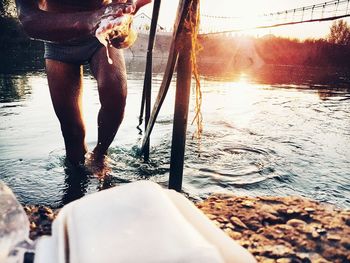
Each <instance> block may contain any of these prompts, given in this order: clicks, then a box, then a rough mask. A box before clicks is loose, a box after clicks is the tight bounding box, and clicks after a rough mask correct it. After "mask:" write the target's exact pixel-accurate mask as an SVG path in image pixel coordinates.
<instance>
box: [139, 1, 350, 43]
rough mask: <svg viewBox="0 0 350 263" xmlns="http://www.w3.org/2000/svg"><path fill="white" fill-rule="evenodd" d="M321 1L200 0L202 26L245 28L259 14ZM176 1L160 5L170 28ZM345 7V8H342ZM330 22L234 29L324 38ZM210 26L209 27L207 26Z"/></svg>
mask: <svg viewBox="0 0 350 263" xmlns="http://www.w3.org/2000/svg"><path fill="white" fill-rule="evenodd" d="M324 2H325V1H321V0H281V1H273V0H264V1H252V0H246V1H232V0H220V1H218V2H214V1H212V0H205V1H201V3H200V4H201V15H202V16H201V23H202V25H201V27H202V28H205V29H206V30H209V31H210V30H212V31H215V30H216V29H217V28H220V29H221V30H225V29H227V30H229V29H232V28H242V29H248V28H251V27H255V26H259V25H262V15H264V14H269V13H273V12H279V11H284V10H289V9H294V8H298V7H304V6H310V5H315V4H319V3H324ZM177 5H178V1H164V2H162V5H161V11H160V15H159V24H160V25H162V26H164V27H166V28H167V29H169V30H170V29H171V28H172V25H173V21H174V18H175V15H176V10H177ZM343 9H344V8H343ZM143 11H144V12H145V13H147V14H149V15H151V14H152V6H151V5H150V6H147V7H145V8H144V9H143ZM205 16H214V17H215V16H218V17H220V16H221V17H231V18H234V17H236V18H237V19H215V18H212V19H208V18H206V17H205ZM345 20H347V21H348V22H350V19H349V18H346V19H345ZM331 24H332V21H328V22H313V23H306V24H297V25H292V26H283V27H276V28H269V29H259V30H244V31H241V32H236V33H234V34H238V35H252V36H255V37H261V36H264V35H268V34H273V35H276V36H283V37H290V38H300V39H305V38H323V37H325V36H326V35H327V34H328V32H329V27H330V25H331ZM210 28H212V29H210Z"/></svg>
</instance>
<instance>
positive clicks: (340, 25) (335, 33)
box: [327, 19, 350, 45]
mask: <svg viewBox="0 0 350 263" xmlns="http://www.w3.org/2000/svg"><path fill="white" fill-rule="evenodd" d="M327 40H328V42H330V43H332V44H338V45H350V26H349V25H348V23H347V22H346V21H344V20H342V19H341V20H339V21H338V22H337V21H335V22H334V23H333V24H332V26H331V28H330V33H329V35H328V37H327Z"/></svg>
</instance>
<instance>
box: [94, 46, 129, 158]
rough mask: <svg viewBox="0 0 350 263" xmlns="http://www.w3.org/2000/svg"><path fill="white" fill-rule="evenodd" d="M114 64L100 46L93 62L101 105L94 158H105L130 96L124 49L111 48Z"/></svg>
mask: <svg viewBox="0 0 350 263" xmlns="http://www.w3.org/2000/svg"><path fill="white" fill-rule="evenodd" d="M109 53H110V57H111V58H112V60H113V64H109V63H108V61H107V56H106V49H105V48H100V49H99V50H98V51H97V52H96V54H95V55H94V56H93V58H92V60H91V62H90V68H91V71H92V74H93V76H94V77H95V78H96V80H97V85H98V92H99V97H100V103H101V108H100V111H99V114H98V140H97V145H96V147H95V149H94V150H93V151H92V152H93V157H94V159H95V160H96V161H97V162H99V161H103V160H104V157H105V155H106V154H107V150H108V147H109V146H110V144H111V143H112V141H113V139H114V137H115V135H116V133H117V131H118V128H119V126H120V124H121V122H122V120H123V117H124V108H125V103H126V96H127V81H126V69H125V62H124V57H123V52H122V51H121V50H118V49H115V48H111V47H109Z"/></svg>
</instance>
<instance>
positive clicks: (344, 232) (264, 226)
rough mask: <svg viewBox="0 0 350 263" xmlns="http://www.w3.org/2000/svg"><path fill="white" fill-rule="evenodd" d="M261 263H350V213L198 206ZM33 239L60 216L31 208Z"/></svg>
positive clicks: (216, 199)
mask: <svg viewBox="0 0 350 263" xmlns="http://www.w3.org/2000/svg"><path fill="white" fill-rule="evenodd" d="M196 206H197V207H198V208H199V209H201V210H202V211H203V212H204V213H205V214H206V215H207V216H208V217H209V219H211V220H212V221H213V222H214V223H215V224H216V225H217V226H218V227H220V228H221V229H222V230H223V231H224V232H226V233H227V235H229V236H230V237H231V238H233V239H234V240H236V241H237V242H238V243H239V244H241V245H242V246H243V247H245V248H247V249H248V250H249V251H250V252H251V253H252V254H253V255H254V256H255V258H256V259H257V261H258V262H266V263H270V262H271V263H273V262H276V263H289V262H291V263H298V262H301V263H307V262H315V263H327V262H332V263H333V262H334V263H338V262H339V263H340V262H350V210H342V209H338V208H336V207H334V206H331V205H325V204H320V203H318V202H315V201H312V200H308V199H304V198H300V197H237V196H232V195H212V196H211V197H209V198H208V199H206V200H204V201H202V202H200V203H197V204H196ZM24 209H25V211H26V213H27V215H28V218H29V221H30V238H31V239H36V238H38V237H39V236H42V235H50V234H51V223H52V221H53V220H54V218H55V217H56V215H57V213H58V210H52V209H50V208H48V207H43V206H29V205H28V206H25V208H24Z"/></svg>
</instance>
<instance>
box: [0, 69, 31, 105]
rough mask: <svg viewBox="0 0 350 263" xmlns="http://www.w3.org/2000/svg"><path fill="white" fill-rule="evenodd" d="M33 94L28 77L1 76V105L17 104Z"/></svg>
mask: <svg viewBox="0 0 350 263" xmlns="http://www.w3.org/2000/svg"><path fill="white" fill-rule="evenodd" d="M29 94H31V89H30V85H28V77H27V76H25V75H24V76H21V75H19V76H10V75H5V74H0V103H9V102H15V101H19V100H22V99H25V97H26V96H27V95H29Z"/></svg>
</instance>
